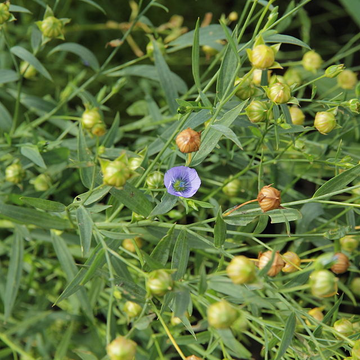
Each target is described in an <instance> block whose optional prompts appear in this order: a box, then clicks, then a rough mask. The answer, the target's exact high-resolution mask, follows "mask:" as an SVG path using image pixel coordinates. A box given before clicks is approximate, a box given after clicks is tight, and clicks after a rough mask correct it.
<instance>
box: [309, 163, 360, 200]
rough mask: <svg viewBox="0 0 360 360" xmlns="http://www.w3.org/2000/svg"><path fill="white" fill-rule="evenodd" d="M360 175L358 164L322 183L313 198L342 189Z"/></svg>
mask: <svg viewBox="0 0 360 360" xmlns="http://www.w3.org/2000/svg"><path fill="white" fill-rule="evenodd" d="M359 175H360V165H356V166H354V167H353V168H351V169H349V170H346V171H344V172H342V173H341V174H339V175H336V176H335V177H333V178H332V179H330V180H329V181H327V182H326V183H325V184H324V185H322V186H321V187H320V188H319V189H318V190H317V191H316V192H315V194H314V195H313V198H316V197H318V196H322V195H326V194H328V193H331V192H333V191H337V190H341V189H343V188H344V187H345V186H346V185H348V184H349V183H351V182H352V181H353V180H354V179H356V178H357V177H359Z"/></svg>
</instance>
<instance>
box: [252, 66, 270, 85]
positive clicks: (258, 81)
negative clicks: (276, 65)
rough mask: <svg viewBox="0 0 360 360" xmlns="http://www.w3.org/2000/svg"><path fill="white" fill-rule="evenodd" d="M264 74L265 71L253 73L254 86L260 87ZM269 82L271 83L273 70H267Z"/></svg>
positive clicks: (257, 70) (258, 70) (256, 70)
mask: <svg viewBox="0 0 360 360" xmlns="http://www.w3.org/2000/svg"><path fill="white" fill-rule="evenodd" d="M262 72H263V70H260V69H255V70H254V72H253V76H252V83H253V84H254V85H257V86H260V85H261V77H262ZM266 72H267V81H268V83H269V81H270V75H271V70H267V71H266Z"/></svg>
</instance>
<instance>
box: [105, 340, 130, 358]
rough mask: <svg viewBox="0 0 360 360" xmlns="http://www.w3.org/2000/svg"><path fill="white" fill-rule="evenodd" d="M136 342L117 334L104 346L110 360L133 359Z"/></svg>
mask: <svg viewBox="0 0 360 360" xmlns="http://www.w3.org/2000/svg"><path fill="white" fill-rule="evenodd" d="M136 346H137V345H136V342H134V341H132V340H129V339H126V338H125V337H124V336H118V337H117V338H116V339H115V340H113V341H112V342H111V343H109V344H108V345H107V347H106V352H107V355H108V356H109V358H110V360H133V359H134V358H135V354H136Z"/></svg>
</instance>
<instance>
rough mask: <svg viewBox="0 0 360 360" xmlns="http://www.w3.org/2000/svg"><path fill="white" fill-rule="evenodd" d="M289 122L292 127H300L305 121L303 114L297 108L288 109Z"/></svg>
mask: <svg viewBox="0 0 360 360" xmlns="http://www.w3.org/2000/svg"><path fill="white" fill-rule="evenodd" d="M289 111H290V116H291V121H292V123H293V124H294V125H302V124H304V121H305V114H304V113H303V112H302V110H301V109H299V108H298V107H297V106H291V107H289Z"/></svg>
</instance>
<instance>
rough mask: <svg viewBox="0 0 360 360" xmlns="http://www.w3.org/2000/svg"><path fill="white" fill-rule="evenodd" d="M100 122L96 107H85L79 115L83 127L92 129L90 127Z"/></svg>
mask: <svg viewBox="0 0 360 360" xmlns="http://www.w3.org/2000/svg"><path fill="white" fill-rule="evenodd" d="M101 123H102V118H101V115H100V112H99V109H98V108H92V109H86V110H85V111H84V112H83V113H82V116H81V124H82V126H83V128H85V129H88V130H92V128H93V127H94V126H95V125H97V124H101Z"/></svg>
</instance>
